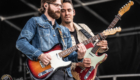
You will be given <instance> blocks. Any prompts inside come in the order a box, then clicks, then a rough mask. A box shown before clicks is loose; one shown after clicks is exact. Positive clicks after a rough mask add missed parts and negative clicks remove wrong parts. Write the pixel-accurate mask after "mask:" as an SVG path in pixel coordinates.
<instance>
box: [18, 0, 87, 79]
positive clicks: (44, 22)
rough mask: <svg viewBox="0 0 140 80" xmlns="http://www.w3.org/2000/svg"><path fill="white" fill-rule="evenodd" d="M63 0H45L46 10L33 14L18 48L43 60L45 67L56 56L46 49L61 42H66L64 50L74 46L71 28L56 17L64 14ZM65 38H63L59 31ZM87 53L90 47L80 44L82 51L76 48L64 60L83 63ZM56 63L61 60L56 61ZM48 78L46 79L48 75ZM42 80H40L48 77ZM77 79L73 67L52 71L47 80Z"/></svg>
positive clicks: (42, 4)
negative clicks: (46, 52) (36, 14)
mask: <svg viewBox="0 0 140 80" xmlns="http://www.w3.org/2000/svg"><path fill="white" fill-rule="evenodd" d="M62 2H63V0H41V8H40V9H39V11H40V12H41V13H42V15H41V16H39V17H32V18H31V19H29V20H28V21H27V23H26V24H25V26H24V28H23V29H22V31H21V33H20V35H19V37H18V40H17V42H16V48H17V49H18V50H20V51H21V52H22V53H24V54H25V55H26V56H27V57H28V58H29V59H30V60H32V61H38V60H39V61H41V62H42V63H43V64H44V65H45V66H47V65H48V64H50V65H51V63H50V61H51V60H52V59H53V58H52V56H51V55H50V54H44V53H43V52H45V51H49V50H51V49H52V48H53V47H54V46H55V45H57V44H58V43H61V44H62V47H63V50H66V49H68V48H70V47H72V43H71V42H72V41H71V35H70V32H69V30H68V28H66V27H63V26H59V24H58V23H57V22H56V20H55V19H58V18H59V17H60V11H61V8H62ZM58 29H59V30H60V33H62V37H63V39H62V38H61V37H60V34H59V31H58ZM85 53H86V47H85V46H84V45H83V44H82V43H80V44H79V45H78V51H77V52H75V51H73V52H72V53H71V54H70V55H68V56H67V57H64V58H63V60H64V61H72V62H80V61H82V59H83V57H84V55H85ZM56 64H59V62H57V61H56ZM44 79H46V78H44ZM44 79H39V80H44ZM58 79H59V80H73V78H72V74H71V69H70V67H69V68H66V69H60V70H57V71H56V72H55V73H54V74H52V75H51V76H50V77H49V78H47V80H58Z"/></svg>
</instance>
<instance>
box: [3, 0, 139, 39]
mask: <svg viewBox="0 0 140 80" xmlns="http://www.w3.org/2000/svg"><path fill="white" fill-rule="evenodd" d="M74 1H75V2H77V4H76V5H74V8H77V7H83V8H84V9H85V10H87V11H88V12H89V13H91V14H92V15H93V16H95V17H97V18H98V19H99V20H101V21H102V22H103V23H104V24H106V25H109V22H108V21H107V20H105V19H104V18H103V17H101V16H100V15H99V14H97V13H96V12H95V11H93V10H92V9H90V8H89V7H88V6H89V5H94V4H99V3H103V2H109V1H114V0H95V1H90V2H86V3H83V2H81V1H80V0H74ZM21 2H23V3H24V4H26V5H27V6H29V7H30V8H32V9H34V10H35V12H30V13H23V14H18V15H13V16H9V17H3V16H0V19H1V21H4V22H6V23H7V24H9V25H10V26H12V27H13V28H15V29H16V30H18V31H21V28H20V27H18V26H17V25H15V24H13V23H12V22H10V21H8V20H9V19H15V18H20V17H26V16H31V15H34V16H37V15H38V14H39V12H38V8H37V7H36V6H35V5H33V4H31V3H29V2H27V1H26V0H21ZM136 28H137V29H140V26H137V27H134V28H127V29H123V30H122V32H125V31H133V30H134V29H136ZM134 34H140V32H133V33H132V32H131V33H125V34H119V33H118V34H116V35H114V36H112V37H116V36H126V35H134Z"/></svg>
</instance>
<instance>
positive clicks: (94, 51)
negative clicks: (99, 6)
mask: <svg viewBox="0 0 140 80" xmlns="http://www.w3.org/2000/svg"><path fill="white" fill-rule="evenodd" d="M119 19H121V16H120V15H119V14H118V15H117V16H115V18H114V20H113V21H112V22H111V24H110V25H109V26H108V28H107V29H110V28H113V27H114V26H115V25H116V24H117V22H118V21H119ZM106 38H107V36H104V39H106ZM99 40H100V39H99ZM99 49H100V47H99V46H97V45H96V44H95V46H94V48H93V49H92V51H91V52H92V53H97V52H98V51H99Z"/></svg>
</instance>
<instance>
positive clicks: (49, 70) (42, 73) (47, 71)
mask: <svg viewBox="0 0 140 80" xmlns="http://www.w3.org/2000/svg"><path fill="white" fill-rule="evenodd" d="M53 69H54V68H50V69H48V70H45V71H43V72H41V73H39V74H38V76H39V77H41V76H43V75H45V74H46V73H49V72H51V71H53Z"/></svg>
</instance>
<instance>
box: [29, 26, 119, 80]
mask: <svg viewBox="0 0 140 80" xmlns="http://www.w3.org/2000/svg"><path fill="white" fill-rule="evenodd" d="M120 30H121V29H120V28H115V29H108V30H105V31H104V32H103V33H100V35H101V36H102V37H104V36H108V35H113V34H115V33H116V32H120ZM96 39H100V37H99V36H98V35H97V36H94V37H91V38H90V39H88V40H85V41H83V42H82V43H83V44H84V45H85V46H86V47H87V48H91V47H93V45H92V42H93V41H95V40H96ZM77 48H78V46H77V45H75V46H73V47H71V48H68V49H67V50H64V51H62V46H61V45H60V44H58V45H56V46H54V47H53V48H52V49H51V50H49V51H46V52H44V54H50V56H51V58H52V59H51V61H50V64H49V65H47V66H45V65H44V64H43V63H42V62H41V61H32V60H30V59H28V60H27V67H28V69H29V72H30V73H31V75H32V77H33V78H34V79H36V80H42V79H43V80H44V79H47V78H49V77H50V76H51V75H52V74H53V73H54V72H55V71H56V70H57V69H59V68H63V67H69V66H70V65H71V61H67V62H65V61H63V60H62V57H66V56H68V55H69V54H70V53H72V52H73V51H75V50H77ZM60 74H61V73H60Z"/></svg>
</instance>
